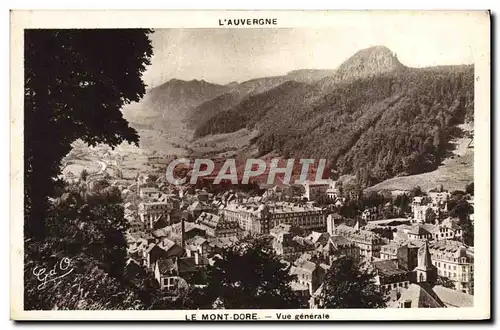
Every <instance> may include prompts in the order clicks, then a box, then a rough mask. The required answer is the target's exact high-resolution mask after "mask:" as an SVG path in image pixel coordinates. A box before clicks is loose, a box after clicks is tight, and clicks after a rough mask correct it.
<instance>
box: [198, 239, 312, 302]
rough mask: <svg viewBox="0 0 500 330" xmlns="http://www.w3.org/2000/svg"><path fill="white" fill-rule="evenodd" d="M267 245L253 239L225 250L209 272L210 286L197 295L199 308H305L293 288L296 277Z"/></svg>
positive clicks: (199, 291)
mask: <svg viewBox="0 0 500 330" xmlns="http://www.w3.org/2000/svg"><path fill="white" fill-rule="evenodd" d="M289 267H290V266H289V265H287V264H285V263H283V262H281V261H280V260H279V258H278V257H277V256H276V255H274V253H273V252H272V250H271V249H270V248H269V247H268V245H267V244H264V243H263V242H262V241H260V240H251V241H248V242H246V243H245V244H241V245H238V246H235V247H233V248H229V249H227V250H224V252H223V253H222V255H221V258H216V259H215V263H214V265H213V266H210V267H209V268H208V270H207V281H208V285H207V287H206V288H205V289H204V290H197V291H195V292H194V294H195V297H196V299H191V301H197V305H198V306H199V308H224V309H284V308H301V307H305V306H304V305H303V303H302V301H301V300H300V299H299V297H297V296H296V295H295V293H294V292H293V290H292V289H291V287H290V282H291V281H292V280H293V279H294V276H292V275H290V274H289Z"/></svg>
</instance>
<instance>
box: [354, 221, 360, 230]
mask: <svg viewBox="0 0 500 330" xmlns="http://www.w3.org/2000/svg"><path fill="white" fill-rule="evenodd" d="M354 229H356V230H359V221H356V224H355V225H354Z"/></svg>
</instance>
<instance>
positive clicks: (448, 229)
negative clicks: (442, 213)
mask: <svg viewBox="0 0 500 330" xmlns="http://www.w3.org/2000/svg"><path fill="white" fill-rule="evenodd" d="M425 226H428V228H429V229H428V230H429V231H431V230H430V228H431V226H432V225H430V226H429V225H425ZM431 234H432V235H433V238H434V240H436V241H439V240H444V239H445V240H446V239H450V240H458V241H461V240H462V239H463V235H464V233H463V230H462V228H461V227H460V225H459V224H458V219H453V218H451V217H448V218H446V219H444V220H443V221H442V222H441V223H440V224H438V225H436V226H435V227H434V228H433V230H432V231H431Z"/></svg>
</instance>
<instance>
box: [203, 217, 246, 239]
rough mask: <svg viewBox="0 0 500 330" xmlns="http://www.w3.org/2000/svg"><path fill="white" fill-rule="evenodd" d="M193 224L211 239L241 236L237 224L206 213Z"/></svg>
mask: <svg viewBox="0 0 500 330" xmlns="http://www.w3.org/2000/svg"><path fill="white" fill-rule="evenodd" d="M195 223H196V224H198V225H199V226H200V227H201V228H202V229H204V230H205V232H206V233H207V235H208V236H212V237H230V236H233V237H239V236H240V235H241V234H242V230H241V229H240V226H239V225H238V222H236V221H226V220H225V219H224V217H223V216H218V215H216V214H212V213H208V212H202V213H201V214H200V216H199V217H198V218H197V219H196V221H195Z"/></svg>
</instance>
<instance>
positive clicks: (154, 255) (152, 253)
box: [143, 238, 184, 268]
mask: <svg viewBox="0 0 500 330" xmlns="http://www.w3.org/2000/svg"><path fill="white" fill-rule="evenodd" d="M182 256H184V250H183V249H182V247H180V246H179V245H177V244H176V243H175V242H174V241H172V240H170V239H168V238H164V239H163V240H162V241H160V242H159V243H158V244H155V243H151V244H149V246H148V248H147V249H145V250H144V252H143V260H144V266H146V267H147V268H153V267H154V264H155V263H156V262H157V261H158V260H160V259H168V258H172V257H179V258H180V257H182Z"/></svg>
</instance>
